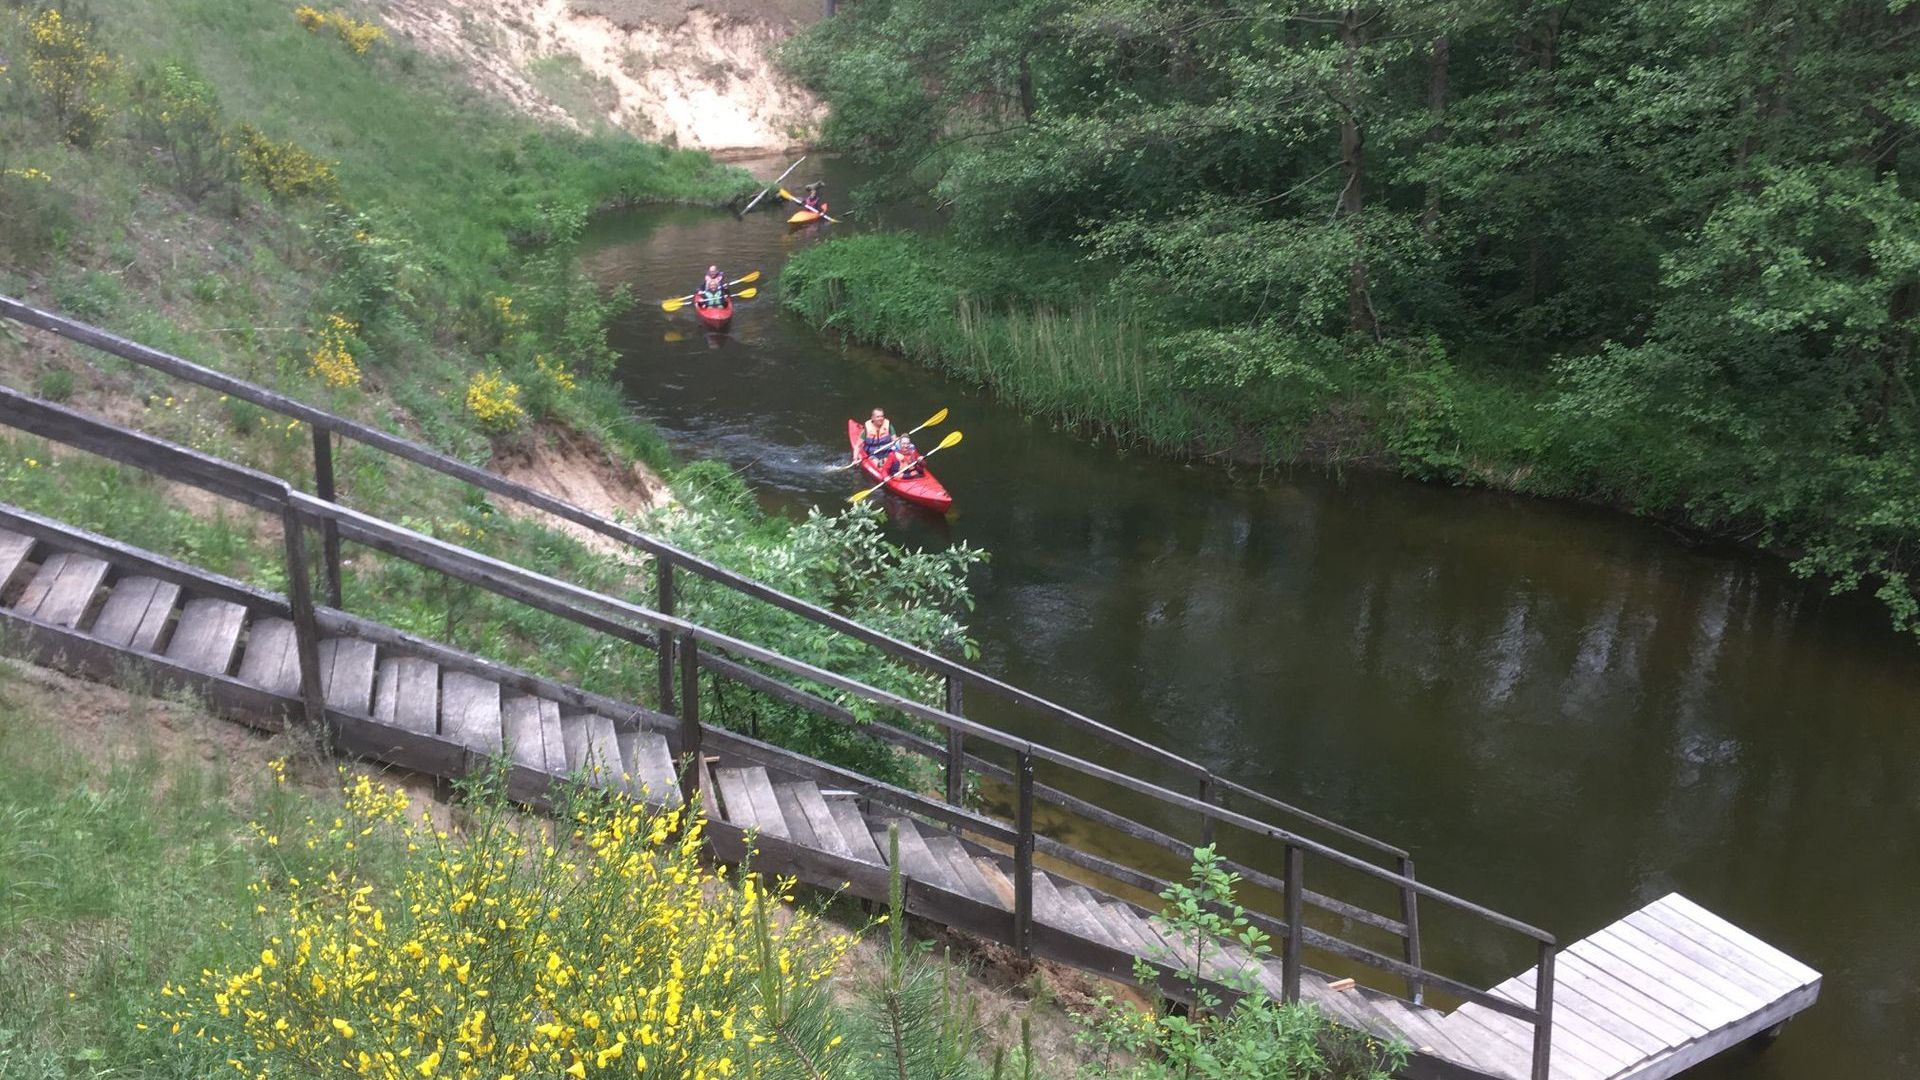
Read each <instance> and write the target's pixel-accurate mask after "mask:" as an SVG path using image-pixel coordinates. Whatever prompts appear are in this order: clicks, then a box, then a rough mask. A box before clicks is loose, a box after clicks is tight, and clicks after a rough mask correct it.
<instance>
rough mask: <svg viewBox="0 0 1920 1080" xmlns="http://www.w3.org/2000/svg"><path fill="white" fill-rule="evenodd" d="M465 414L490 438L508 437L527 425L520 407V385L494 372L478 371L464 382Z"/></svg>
mask: <svg viewBox="0 0 1920 1080" xmlns="http://www.w3.org/2000/svg"><path fill="white" fill-rule="evenodd" d="M467 412H469V413H471V414H472V415H473V419H474V422H475V423H477V424H479V425H480V430H482V431H485V432H486V433H487V434H489V435H510V434H512V433H513V432H515V431H518V430H519V429H520V426H521V425H522V424H524V423H526V422H527V411H526V410H525V409H523V408H521V406H520V384H518V383H513V382H508V381H507V378H506V376H504V375H502V374H500V373H499V372H497V371H477V372H474V375H473V378H472V379H470V380H468V382H467Z"/></svg>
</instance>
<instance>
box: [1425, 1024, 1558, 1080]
mask: <svg viewBox="0 0 1920 1080" xmlns="http://www.w3.org/2000/svg"><path fill="white" fill-rule="evenodd" d="M1482 1017H1491V1018H1493V1019H1494V1021H1496V1022H1498V1023H1501V1024H1505V1023H1506V1022H1508V1021H1510V1020H1512V1019H1513V1018H1512V1017H1508V1016H1502V1015H1501V1014H1499V1013H1496V1012H1491V1011H1489V1010H1487V1009H1486V1008H1485V1007H1484V1006H1480V1007H1479V1011H1478V1012H1477V1013H1475V1014H1473V1015H1468V1016H1462V1015H1461V1010H1459V1009H1456V1010H1454V1011H1453V1012H1450V1013H1448V1014H1447V1015H1446V1016H1445V1017H1444V1018H1442V1019H1441V1020H1440V1021H1439V1022H1438V1023H1437V1025H1436V1026H1437V1027H1438V1028H1439V1029H1440V1031H1441V1033H1442V1034H1444V1035H1446V1036H1447V1037H1448V1038H1450V1039H1452V1040H1453V1041H1454V1045H1456V1046H1459V1047H1460V1048H1461V1049H1463V1050H1466V1051H1468V1052H1469V1053H1471V1054H1472V1055H1473V1060H1474V1062H1475V1063H1476V1065H1477V1066H1478V1067H1479V1068H1480V1069H1482V1070H1485V1071H1487V1072H1490V1073H1493V1074H1494V1075H1497V1076H1501V1077H1504V1078H1506V1080H1525V1078H1527V1077H1530V1076H1532V1075H1533V1048H1532V1047H1531V1046H1527V1047H1521V1046H1518V1045H1516V1044H1515V1043H1514V1042H1513V1041H1512V1040H1511V1039H1509V1038H1508V1037H1507V1036H1505V1035H1503V1034H1499V1033H1497V1032H1495V1031H1493V1030H1492V1029H1490V1028H1488V1027H1487V1026H1486V1025H1485V1024H1484V1023H1482V1021H1481V1018H1482ZM1552 1072H1553V1075H1554V1076H1556V1077H1558V1076H1566V1075H1568V1074H1567V1073H1566V1072H1564V1071H1562V1069H1561V1068H1560V1063H1559V1062H1558V1061H1555V1062H1553V1067H1552Z"/></svg>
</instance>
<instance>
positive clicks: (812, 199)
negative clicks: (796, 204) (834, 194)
mask: <svg viewBox="0 0 1920 1080" xmlns="http://www.w3.org/2000/svg"><path fill="white" fill-rule="evenodd" d="M800 205H801V206H802V207H804V208H805V209H808V210H811V211H813V212H814V213H816V214H824V213H826V211H827V185H826V183H825V182H824V181H820V180H815V181H814V182H813V183H811V184H808V185H807V197H806V198H804V199H801V200H800Z"/></svg>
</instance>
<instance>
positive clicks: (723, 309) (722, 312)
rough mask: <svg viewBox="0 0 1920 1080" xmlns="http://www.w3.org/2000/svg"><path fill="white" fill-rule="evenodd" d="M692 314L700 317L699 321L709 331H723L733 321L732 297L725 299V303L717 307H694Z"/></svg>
mask: <svg viewBox="0 0 1920 1080" xmlns="http://www.w3.org/2000/svg"><path fill="white" fill-rule="evenodd" d="M693 313H694V314H696V315H698V316H700V321H701V322H703V323H705V324H707V327H708V328H709V329H712V330H725V329H726V328H727V324H728V323H730V322H732V321H733V297H731V296H729V297H727V302H726V303H724V304H722V305H720V306H719V307H696V308H694V309H693Z"/></svg>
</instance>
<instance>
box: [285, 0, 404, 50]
mask: <svg viewBox="0 0 1920 1080" xmlns="http://www.w3.org/2000/svg"><path fill="white" fill-rule="evenodd" d="M293 17H294V19H295V21H297V22H299V24H300V25H301V26H304V27H306V28H307V31H308V32H309V33H314V34H317V33H320V32H321V31H322V30H332V31H333V32H334V34H335V35H336V36H338V37H339V38H340V40H341V41H343V42H345V43H346V45H347V48H348V49H349V50H351V51H352V53H353V55H355V56H365V55H366V53H367V50H368V49H371V48H373V47H374V45H375V44H377V43H378V42H382V41H385V40H386V39H387V32H386V31H385V30H382V29H381V28H380V24H379V23H376V22H373V21H372V20H370V19H369V20H361V19H356V18H354V17H353V16H351V15H348V14H347V13H346V12H344V11H341V10H340V9H339V8H335V9H333V10H332V11H321V10H319V9H318V8H312V7H308V6H307V5H305V4H302V5H300V6H299V7H297V8H294V9H293Z"/></svg>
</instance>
